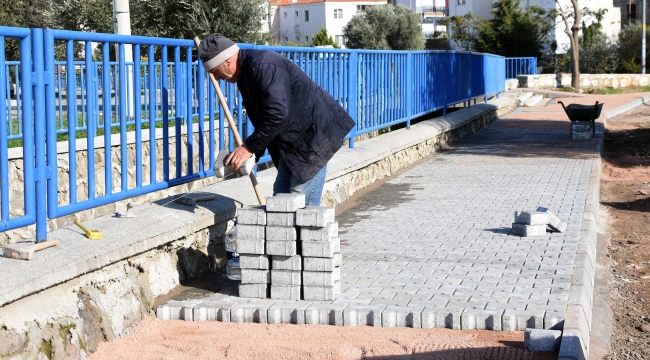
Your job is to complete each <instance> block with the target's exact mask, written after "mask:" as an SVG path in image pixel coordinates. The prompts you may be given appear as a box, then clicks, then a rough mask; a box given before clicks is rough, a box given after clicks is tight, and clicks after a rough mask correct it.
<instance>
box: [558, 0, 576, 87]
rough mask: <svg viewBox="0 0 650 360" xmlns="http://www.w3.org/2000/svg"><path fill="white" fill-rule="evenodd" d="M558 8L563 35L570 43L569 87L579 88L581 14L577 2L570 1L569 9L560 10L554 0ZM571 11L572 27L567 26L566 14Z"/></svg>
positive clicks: (568, 15)
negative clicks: (562, 25) (567, 37)
mask: <svg viewBox="0 0 650 360" xmlns="http://www.w3.org/2000/svg"><path fill="white" fill-rule="evenodd" d="M555 2H556V3H557V5H558V6H559V7H560V11H559V13H560V16H561V17H562V21H563V22H564V33H565V34H567V36H569V41H570V42H571V87H573V88H574V89H578V88H580V23H581V21H582V20H581V19H582V12H581V11H580V7H579V6H578V0H571V7H570V8H567V9H562V8H561V6H562V5H561V4H560V0H555ZM570 11H573V25H571V26H569V17H570V16H571V15H570V14H568V12H570Z"/></svg>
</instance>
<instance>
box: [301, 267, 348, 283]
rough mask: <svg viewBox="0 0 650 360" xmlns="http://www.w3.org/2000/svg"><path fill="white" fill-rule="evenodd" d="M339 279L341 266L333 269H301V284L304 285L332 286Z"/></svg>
mask: <svg viewBox="0 0 650 360" xmlns="http://www.w3.org/2000/svg"><path fill="white" fill-rule="evenodd" d="M340 280H341V268H340V267H337V268H334V271H331V272H330V271H303V272H302V284H303V285H304V286H334V285H335V283H336V282H338V281H340Z"/></svg>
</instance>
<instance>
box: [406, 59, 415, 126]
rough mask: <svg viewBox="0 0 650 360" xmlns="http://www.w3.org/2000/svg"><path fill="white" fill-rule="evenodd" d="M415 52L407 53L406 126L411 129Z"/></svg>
mask: <svg viewBox="0 0 650 360" xmlns="http://www.w3.org/2000/svg"><path fill="white" fill-rule="evenodd" d="M413 67H414V66H413V53H412V52H411V51H409V52H408V54H407V55H406V128H407V129H409V130H410V129H411V116H412V115H413V80H414V79H413V77H414V76H415V72H414V71H413Z"/></svg>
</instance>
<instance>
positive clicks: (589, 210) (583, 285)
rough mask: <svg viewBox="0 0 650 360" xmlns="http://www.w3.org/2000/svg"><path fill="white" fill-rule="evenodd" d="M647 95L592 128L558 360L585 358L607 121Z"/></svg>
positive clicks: (642, 101) (608, 114) (609, 112)
mask: <svg viewBox="0 0 650 360" xmlns="http://www.w3.org/2000/svg"><path fill="white" fill-rule="evenodd" d="M649 100H650V96H644V97H643V98H641V99H637V100H634V101H631V102H629V103H627V104H625V105H623V106H619V107H617V108H614V109H610V110H607V111H605V112H604V113H603V114H602V115H604V116H601V117H600V119H599V120H598V121H597V125H596V136H597V139H598V141H597V146H596V150H597V154H594V162H593V164H592V167H591V178H590V179H589V187H588V189H587V199H586V202H585V210H584V215H583V218H582V223H581V224H580V238H579V240H578V249H577V252H576V258H575V261H574V265H573V271H572V273H571V288H570V292H569V300H568V302H567V309H566V318H565V321H564V330H563V333H562V343H561V345H560V354H559V357H558V359H559V360H583V359H585V360H586V359H589V337H590V330H591V320H592V319H591V315H592V311H593V292H594V278H595V273H596V238H597V230H596V221H597V219H598V210H599V203H600V176H601V174H600V173H601V166H602V162H601V154H602V151H603V146H604V143H605V124H606V122H607V119H609V118H612V117H614V116H617V115H620V114H623V113H625V112H627V111H630V110H632V109H634V108H636V107H638V106H640V105H642V104H645V103H647V102H648V101H649Z"/></svg>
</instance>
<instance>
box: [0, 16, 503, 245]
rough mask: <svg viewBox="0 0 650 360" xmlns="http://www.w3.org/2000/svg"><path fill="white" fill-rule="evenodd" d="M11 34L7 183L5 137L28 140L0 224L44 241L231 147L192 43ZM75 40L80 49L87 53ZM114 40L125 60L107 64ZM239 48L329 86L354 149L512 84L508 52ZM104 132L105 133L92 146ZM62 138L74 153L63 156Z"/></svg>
mask: <svg viewBox="0 0 650 360" xmlns="http://www.w3.org/2000/svg"><path fill="white" fill-rule="evenodd" d="M4 37H14V38H18V39H20V42H21V48H20V51H21V52H20V55H21V58H20V61H19V62H7V61H4V46H0V50H2V51H0V54H2V57H0V69H3V71H1V72H0V84H7V85H6V86H1V87H0V125H1V126H4V128H0V172H2V173H1V174H0V175H2V178H3V179H7V168H8V155H7V147H8V141H9V140H11V139H19V140H22V145H23V151H24V153H23V154H24V160H25V161H24V164H25V165H24V166H25V172H24V174H25V183H24V184H25V189H24V193H25V199H24V204H25V205H24V207H25V209H24V215H21V216H14V217H13V218H12V217H11V216H10V214H14V213H15V211H14V212H12V211H10V210H12V209H10V208H9V207H10V206H11V205H10V202H9V190H8V189H9V188H8V184H7V182H6V181H3V182H2V183H1V186H0V191H1V192H0V208H1V216H2V223H3V227H2V228H0V231H4V230H9V229H13V228H17V227H22V226H26V225H30V224H34V223H35V224H36V238H37V240H43V239H45V238H46V226H45V224H46V221H47V219H54V218H57V217H61V216H64V215H68V214H72V213H75V212H78V211H82V210H87V209H90V208H93V207H97V206H101V205H105V204H109V203H113V202H115V201H119V200H123V199H126V198H129V197H133V196H138V195H142V194H146V193H149V192H154V191H158V190H162V189H166V188H169V187H172V186H176V185H180V184H183V183H187V182H191V181H194V180H197V179H200V178H204V177H207V176H212V175H214V172H213V170H212V166H211V164H213V163H214V160H215V153H216V152H217V151H219V150H222V149H224V148H226V147H228V148H229V149H230V150H233V149H234V141H233V134H232V132H231V129H229V127H227V126H225V124H224V118H225V117H224V109H223V108H221V106H220V105H219V103H218V99H217V98H216V94H215V91H214V89H213V88H212V85H211V83H210V82H209V79H208V77H207V75H206V73H205V71H204V70H203V67H202V64H201V63H200V61H199V62H197V61H192V49H193V47H194V43H193V41H191V40H181V39H163V38H152V37H139V36H123V35H111V34H97V33H83V32H74V31H63V30H49V29H48V30H42V29H31V30H30V29H20V28H8V27H0V41H4V40H3V39H4ZM55 42H56V43H59V44H64V45H65V54H66V55H65V60H63V61H60V60H56V59H55V55H54V52H53V51H52V49H53V48H54V44H55ZM75 43H81V44H82V45H83V52H82V53H81V54H75V50H74V49H75V46H74V45H75ZM0 45H3V43H0ZM110 46H116V47H117V51H116V54H117V60H118V61H113V62H112V61H110V59H109V49H110ZM126 46H133V54H134V57H133V58H134V61H133V62H129V63H127V62H126V61H125V47H126ZM95 47H96V48H95ZM240 47H241V48H242V49H252V48H256V49H267V50H272V51H276V52H278V53H280V54H282V55H283V56H285V57H286V58H287V59H290V60H291V61H293V62H294V63H295V64H296V65H298V66H299V67H300V68H301V69H302V70H303V71H305V73H306V74H308V75H309V77H310V78H311V79H313V80H314V81H315V82H316V83H317V84H318V85H320V86H321V87H323V88H324V89H325V90H326V91H328V92H329V93H330V94H331V95H332V96H333V97H334V99H336V100H337V101H338V102H339V104H341V106H343V107H344V108H345V109H346V110H347V111H348V113H349V114H350V116H351V117H352V118H353V119H354V120H355V121H356V123H357V126H356V127H355V128H354V129H353V130H352V131H351V132H350V134H348V136H347V137H346V138H348V139H349V140H350V146H351V147H353V146H354V137H355V136H356V135H360V134H364V133H367V132H371V131H375V130H378V129H382V128H385V127H387V126H390V125H393V124H398V123H406V124H407V126H409V125H410V121H411V119H413V118H415V117H418V116H421V115H425V114H427V113H430V112H432V111H435V110H438V109H443V112H444V111H445V110H446V108H447V107H448V106H449V105H452V104H456V103H460V102H465V101H467V102H468V104H469V100H470V99H473V98H478V97H485V98H487V96H488V95H490V94H498V93H499V92H502V91H504V90H505V59H504V58H503V57H500V56H495V55H490V54H480V53H469V52H453V51H415V52H406V51H371V50H342V49H314V48H298V47H265V46H255V45H248V44H241V45H240ZM93 54H94V55H95V57H97V56H98V55H99V57H100V58H99V59H95V60H93ZM75 57H80V58H83V59H84V60H81V61H79V60H75ZM32 59H33V60H32ZM23 69H29V71H23ZM10 78H11V79H12V81H10ZM14 84H15V91H13V92H12V91H10V90H11V89H9V88H10V87H11V88H13V87H14V86H13V85H14ZM25 84H29V86H25ZM220 86H221V90H222V92H223V93H224V95H225V97H226V99H227V105H228V108H229V110H230V111H231V112H233V113H234V114H236V115H235V116H236V120H237V122H238V129H239V131H240V135H241V136H242V137H247V136H248V135H250V134H251V133H252V132H253V130H254V129H253V125H252V124H251V123H250V121H249V119H248V117H247V116H246V112H245V109H244V108H243V102H242V99H241V95H240V94H239V92H238V90H237V88H236V85H235V84H229V83H225V82H220ZM7 89H9V90H7ZM32 94H33V95H34V96H33V97H32ZM12 95H13V96H12ZM127 126H129V127H127ZM147 128H148V129H147ZM34 129H35V130H34ZM127 130H129V131H127ZM79 131H86V133H85V134H83V135H80V136H78V135H79ZM157 131H158V132H159V133H158V134H157ZM170 131H171V133H170ZM101 132H103V134H105V135H107V136H103V137H101V139H102V141H103V144H102V148H101V149H97V150H98V151H96V148H95V146H96V141H95V140H96V139H97V138H98V136H99V135H100V133H101ZM112 132H114V133H116V134H114V135H113V136H108V135H110V134H111V133H112ZM129 132H130V133H131V134H133V136H134V138H135V139H134V140H133V141H131V144H129V141H127V133H129ZM61 134H67V139H66V140H63V141H62V142H63V144H67V146H68V151H67V155H62V154H58V155H57V145H58V146H60V145H61V143H62V142H59V141H57V136H60V135H61ZM170 135H173V136H170ZM157 136H158V139H160V141H161V142H162V146H156V144H155V143H154V144H151V143H150V144H151V145H150V146H149V149H148V150H147V149H146V147H144V146H143V143H144V142H146V141H153V140H154V139H156V137H157ZM77 137H80V139H79V140H77ZM97 140H98V139H97ZM77 141H80V142H82V143H83V142H84V141H85V145H84V147H85V149H83V150H84V151H85V154H86V155H83V156H79V155H78V154H77V153H78V151H77ZM82 153H83V152H82ZM159 153H160V154H159ZM90 154H94V156H91V155H90ZM96 158H97V159H96ZM29 159H34V161H30V160H29ZM268 160H269V157H268V155H266V156H264V157H263V158H262V159H261V160H260V161H268ZM80 161H82V162H83V164H79V162H80ZM34 163H35V166H33V165H34ZM30 164H31V165H30ZM59 168H64V169H66V168H67V169H66V170H67V176H61V175H60V174H59V173H58V172H59V171H58V170H59ZM83 168H85V169H86V170H80V169H83ZM134 170H135V171H134ZM129 171H134V176H133V178H129V176H128V174H129ZM21 211H22V210H21ZM18 212H20V211H18Z"/></svg>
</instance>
